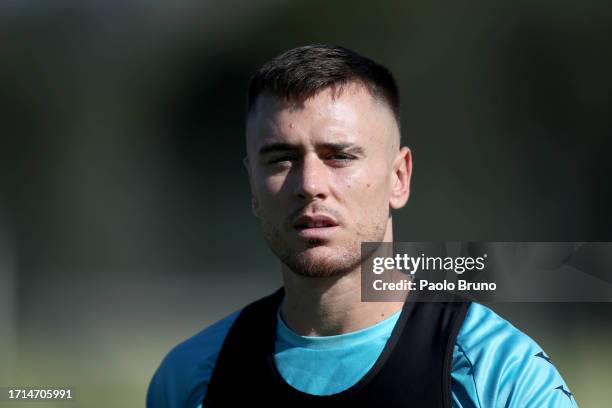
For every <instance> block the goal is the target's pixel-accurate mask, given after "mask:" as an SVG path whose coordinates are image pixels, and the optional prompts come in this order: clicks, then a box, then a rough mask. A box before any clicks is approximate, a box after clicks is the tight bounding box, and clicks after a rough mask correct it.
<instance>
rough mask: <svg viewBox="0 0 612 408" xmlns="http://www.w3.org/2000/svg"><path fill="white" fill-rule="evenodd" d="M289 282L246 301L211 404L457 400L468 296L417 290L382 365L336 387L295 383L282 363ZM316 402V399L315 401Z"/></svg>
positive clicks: (423, 406) (445, 404) (292, 406)
mask: <svg viewBox="0 0 612 408" xmlns="http://www.w3.org/2000/svg"><path fill="white" fill-rule="evenodd" d="M283 296H284V290H283V288H281V289H279V290H278V291H276V292H275V293H274V294H272V295H270V296H267V297H264V298H262V299H260V300H257V301H255V302H253V303H251V304H250V305H248V306H246V307H245V308H244V309H243V310H242V311H241V313H240V315H239V316H238V317H237V318H236V320H235V321H234V324H233V325H232V327H231V329H230V330H229V332H228V334H227V336H226V338H225V340H224V342H223V346H222V348H221V351H220V352H219V357H218V359H217V362H216V364H215V367H214V369H213V373H212V377H211V379H210V382H209V384H208V389H207V392H206V396H205V397H204V401H203V408H220V407H235V406H242V405H244V404H245V403H248V404H249V405H253V406H281V407H289V408H299V407H313V406H316V407H317V408H318V407H351V408H355V407H403V408H405V407H411V408H438V407H439V408H450V407H451V376H450V370H451V363H452V356H453V347H454V345H455V340H456V338H457V333H458V332H459V329H460V327H461V324H462V323H463V319H464V318H465V314H466V313H467V309H468V307H469V305H470V303H469V302H468V301H456V302H419V301H417V297H416V296H413V294H410V295H409V296H408V299H407V301H406V302H405V304H404V306H403V308H402V311H401V314H400V317H399V319H398V321H397V323H396V325H395V327H394V328H393V331H392V333H391V337H390V338H389V340H388V341H387V344H386V345H385V347H384V348H383V351H382V352H381V354H380V356H379V357H378V359H377V360H376V362H375V364H374V366H373V367H372V368H371V369H370V370H369V371H368V372H367V373H366V374H365V375H364V376H363V378H361V380H359V381H358V382H357V383H356V384H354V385H353V386H351V387H350V388H347V389H346V390H344V391H342V392H339V393H337V394H333V395H326V396H320V395H312V394H307V393H304V392H302V391H299V390H297V389H295V388H293V387H292V386H291V385H289V384H288V383H287V382H286V381H285V380H284V379H283V378H282V376H281V374H280V373H279V371H278V369H277V368H276V365H275V363H274V341H275V338H276V323H277V311H278V308H279V307H280V304H281V301H282V299H283ZM313 404H315V405H313Z"/></svg>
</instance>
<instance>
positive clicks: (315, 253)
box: [263, 223, 386, 278]
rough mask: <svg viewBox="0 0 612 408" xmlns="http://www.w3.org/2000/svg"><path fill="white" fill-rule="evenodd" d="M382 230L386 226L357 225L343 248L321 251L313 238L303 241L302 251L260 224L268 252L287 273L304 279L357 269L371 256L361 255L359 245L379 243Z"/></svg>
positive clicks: (270, 228) (274, 231)
mask: <svg viewBox="0 0 612 408" xmlns="http://www.w3.org/2000/svg"><path fill="white" fill-rule="evenodd" d="M385 228H386V223H379V224H378V225H375V226H372V225H370V226H366V225H357V228H355V230H356V231H359V232H358V233H356V234H355V235H353V236H351V237H350V239H349V240H348V241H347V242H346V243H345V244H344V245H342V246H337V247H327V249H325V248H323V247H324V246H326V244H325V243H324V242H322V241H321V240H317V239H312V240H309V241H308V242H306V248H304V249H297V248H295V247H293V246H291V245H288V244H287V240H285V239H283V236H282V234H281V233H280V232H279V230H278V228H276V227H275V226H273V225H270V224H268V223H263V234H264V239H265V241H266V243H267V244H268V247H269V248H270V250H271V251H272V252H273V253H274V254H275V255H276V256H277V257H278V259H279V260H280V261H281V262H282V263H283V264H285V265H286V266H287V267H288V268H289V269H290V270H291V271H293V272H294V273H296V274H298V275H300V276H303V277H307V278H328V277H336V276H342V275H344V274H347V273H349V272H351V271H353V270H355V269H357V268H359V267H360V265H361V262H362V260H363V259H366V258H367V257H369V256H370V255H371V253H367V254H362V253H361V242H382V241H383V239H384V234H385ZM323 252H325V254H324V253H323ZM371 252H374V249H373V250H372V251H371Z"/></svg>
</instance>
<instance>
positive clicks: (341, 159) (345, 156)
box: [326, 153, 356, 165]
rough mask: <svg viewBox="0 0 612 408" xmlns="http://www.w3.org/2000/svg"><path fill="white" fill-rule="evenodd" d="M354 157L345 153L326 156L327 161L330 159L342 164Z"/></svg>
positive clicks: (347, 162)
mask: <svg viewBox="0 0 612 408" xmlns="http://www.w3.org/2000/svg"><path fill="white" fill-rule="evenodd" d="M355 159H356V157H355V156H353V155H351V154H346V153H336V154H332V155H330V156H328V157H327V158H326V160H327V161H331V162H334V163H338V164H342V165H346V164H349V163H350V162H351V161H353V160H355Z"/></svg>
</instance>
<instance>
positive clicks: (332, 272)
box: [285, 245, 360, 278]
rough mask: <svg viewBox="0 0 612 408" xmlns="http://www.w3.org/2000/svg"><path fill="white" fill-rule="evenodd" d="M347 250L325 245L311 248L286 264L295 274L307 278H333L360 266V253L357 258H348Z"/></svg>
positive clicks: (300, 252)
mask: <svg viewBox="0 0 612 408" xmlns="http://www.w3.org/2000/svg"><path fill="white" fill-rule="evenodd" d="M349 253H350V252H349V251H346V249H337V248H333V247H329V246H325V245H318V246H311V247H308V248H306V249H303V250H301V251H299V252H298V253H296V254H295V256H294V257H292V259H291V260H288V262H285V264H286V265H287V266H288V267H289V268H290V269H291V270H292V271H294V272H295V273H297V274H298V275H301V276H306V277H313V278H314V277H331V276H339V275H343V274H345V273H347V272H349V271H351V270H353V269H354V268H355V266H357V265H358V264H359V261H360V259H359V251H357V252H356V253H354V255H356V256H348V254H349Z"/></svg>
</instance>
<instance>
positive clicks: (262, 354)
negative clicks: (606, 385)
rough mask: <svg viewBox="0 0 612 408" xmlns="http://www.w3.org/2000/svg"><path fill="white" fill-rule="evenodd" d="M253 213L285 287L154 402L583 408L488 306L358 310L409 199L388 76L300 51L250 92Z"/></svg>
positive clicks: (216, 335)
mask: <svg viewBox="0 0 612 408" xmlns="http://www.w3.org/2000/svg"><path fill="white" fill-rule="evenodd" d="M246 143H247V157H246V158H245V166H246V168H247V171H248V174H249V180H250V183H251V189H252V208H253V213H254V215H255V216H257V217H258V218H259V219H260V220H261V223H262V227H263V232H264V237H265V240H266V242H267V244H268V245H269V247H270V249H271V250H272V251H273V252H274V254H275V255H276V256H277V257H278V258H279V260H280V261H281V269H282V277H283V282H284V285H283V288H282V289H281V290H279V291H277V292H276V293H275V294H273V295H271V296H268V297H266V298H264V299H261V300H259V301H257V302H254V303H253V304H251V305H249V306H247V307H245V308H244V309H243V310H241V311H237V312H235V313H233V314H231V315H229V316H228V317H226V318H224V319H222V320H220V321H219V322H217V323H215V324H213V325H212V326H210V327H208V328H207V329H205V330H203V331H202V332H200V333H198V334H196V335H195V336H194V337H192V338H190V339H188V340H186V341H185V342H183V343H182V344H180V345H178V346H177V347H175V348H174V349H173V350H172V351H171V352H170V353H169V354H168V355H167V356H166V358H165V359H164V360H163V362H162V363H161V365H160V367H159V368H158V370H157V372H156V373H155V375H154V377H153V379H152V381H151V384H150V386H149V391H148V395H147V405H148V406H149V407H198V406H201V405H202V404H203V406H204V407H205V408H210V407H219V406H227V407H231V406H236V405H240V404H241V401H245V402H250V403H252V404H255V405H259V404H263V403H266V404H271V405H272V406H274V404H276V403H278V404H279V405H280V406H285V405H291V406H294V407H297V406H307V405H311V404H312V403H316V404H317V405H323V406H330V407H331V406H333V407H336V406H338V407H340V406H363V407H365V406H389V407H450V406H453V407H464V408H465V407H500V406H503V407H521V408H524V407H575V406H576V404H575V401H574V397H573V395H572V394H571V393H570V391H569V389H568V387H567V385H566V384H565V382H564V381H563V379H562V378H561V376H560V375H559V373H558V372H557V370H556V369H555V367H554V366H553V364H552V362H551V360H550V359H549V358H548V356H547V355H546V354H545V353H544V352H543V351H542V350H541V349H540V348H539V346H538V345H537V344H536V343H535V342H534V341H533V340H531V339H530V338H529V337H527V336H526V335H525V334H523V333H521V332H520V331H519V330H517V329H516V328H514V327H513V326H512V325H510V323H508V322H507V321H505V320H503V319H502V318H500V317H499V316H497V315H496V314H495V313H494V312H493V311H491V310H490V309H488V308H486V307H484V306H482V305H479V304H477V303H471V304H470V303H458V302H448V303H435V304H434V303H424V302H414V301H413V299H412V298H411V296H410V294H409V295H408V298H407V299H406V301H404V302H362V301H361V291H360V282H361V279H360V265H361V262H362V259H363V256H367V254H365V255H362V254H361V249H360V244H361V242H392V241H393V222H392V221H393V219H392V216H391V210H398V209H400V208H402V207H403V206H404V205H405V204H406V202H407V200H408V196H409V191H410V178H411V174H412V158H411V152H410V150H409V149H408V148H407V147H400V130H399V97H398V90H397V86H396V84H395V81H394V79H393V77H392V75H391V73H390V72H389V71H388V70H387V69H386V68H384V67H383V66H381V65H379V64H377V63H375V62H373V61H371V60H370V59H368V58H365V57H363V56H360V55H358V54H357V53H355V52H353V51H351V50H348V49H346V48H342V47H333V46H326V45H312V46H305V47H300V48H296V49H292V50H290V51H288V52H286V53H284V54H282V55H280V56H278V57H277V58H275V59H273V60H272V61H270V62H269V63H267V64H265V65H264V66H263V67H262V68H261V69H260V70H259V71H258V72H257V73H256V74H255V75H254V76H253V78H252V79H251V82H250V85H249V90H248V109H247V125H246Z"/></svg>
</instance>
